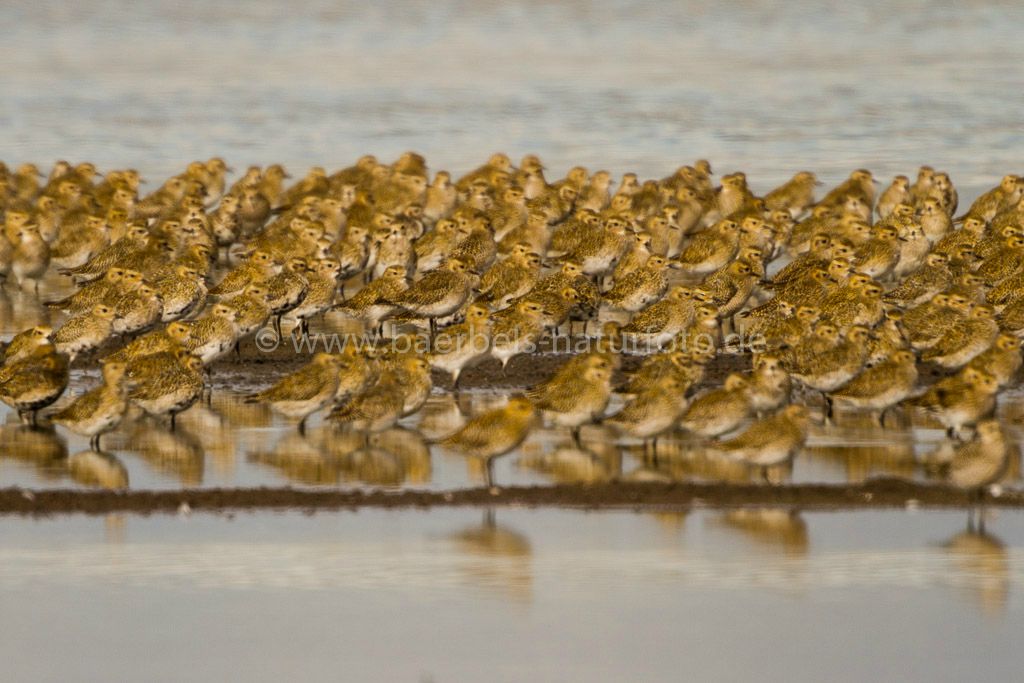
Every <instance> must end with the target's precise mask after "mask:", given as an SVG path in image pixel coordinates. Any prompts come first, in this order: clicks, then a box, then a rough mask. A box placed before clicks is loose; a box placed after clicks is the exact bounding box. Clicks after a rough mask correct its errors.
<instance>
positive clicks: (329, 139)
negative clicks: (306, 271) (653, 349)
mask: <svg viewBox="0 0 1024 683" xmlns="http://www.w3.org/2000/svg"><path fill="white" fill-rule="evenodd" d="M1022 21H1024V7H1022V6H1021V5H1020V3H1016V2H1009V1H1007V2H981V1H980V0H975V1H970V2H958V3H949V2H944V1H941V0H932V1H927V0H896V1H895V2H890V1H883V0H868V1H867V2H860V3H847V2H841V1H840V0H828V1H827V2H823V3H817V6H816V8H815V9H810V8H809V7H808V6H806V5H805V4H803V3H778V2H765V1H764V0H743V1H741V2H730V3H719V2H710V1H708V0H688V1H684V2H676V3H648V2H625V3H622V2H614V1H613V0H598V1H597V2H586V3H584V2H573V1H568V2H561V3H539V2H532V1H528V2H518V3H497V2H490V1H488V2H459V1H457V0H435V1H433V2H429V3H421V2H415V1H410V2H401V3H387V4H386V5H380V6H378V5H376V4H374V3H360V2H351V1H347V0H346V1H343V2H335V1H333V0H331V1H329V0H301V1H299V2H294V3H288V4H287V5H282V4H281V3H278V2H274V1H272V0H253V1H251V2H246V3H245V6H244V9H243V8H241V7H239V6H238V5H237V4H235V3H230V2H210V3H207V2H177V3H141V4H140V3H135V2H128V1H127V0H89V1H87V2H81V3H65V2H57V1H56V0H43V1H40V2H33V3H28V4H26V3H6V4H5V5H4V6H3V7H0V25H3V26H5V28H6V30H5V32H4V47H5V69H4V73H3V76H2V77H0V79H2V80H0V83H2V84H3V92H4V97H3V101H2V103H0V149H2V150H3V159H4V160H5V161H7V162H9V163H10V162H12V161H21V160H29V159H30V160H34V161H39V162H43V163H49V162H51V161H53V160H54V159H57V158H69V159H72V160H80V159H89V160H92V161H94V162H96V163H98V164H99V166H100V167H101V168H110V167H117V166H133V167H136V168H139V169H140V170H141V171H142V172H143V173H144V175H145V176H147V177H148V179H149V180H150V181H158V180H159V179H162V178H165V177H167V176H168V175H170V174H172V173H175V172H178V171H179V170H180V169H181V168H183V167H184V164H185V163H187V162H188V161H189V160H191V159H193V158H206V157H208V156H211V155H214V154H220V155H223V156H224V157H226V158H227V159H228V160H229V161H230V162H231V163H233V164H235V165H236V166H238V167H243V168H244V166H245V165H246V164H250V163H256V164H267V163H270V162H273V161H279V162H283V163H285V164H286V165H287V166H288V167H289V168H290V169H292V170H293V171H298V172H302V171H303V170H304V169H305V168H307V167H308V166H310V165H313V164H323V165H326V166H328V167H339V166H342V165H346V164H348V163H350V162H351V161H352V160H354V159H355V158H356V157H357V156H359V155H360V154H365V153H368V152H372V153H375V154H377V155H379V156H381V157H382V158H385V159H388V158H393V157H395V156H397V155H398V154H400V153H401V152H403V151H404V150H406V149H416V150H418V151H420V152H422V153H424V154H425V155H426V156H427V158H428V160H429V161H430V162H431V164H432V166H433V167H434V168H449V169H451V170H453V171H456V172H462V171H466V170H469V169H470V168H472V167H474V166H476V165H478V164H479V163H481V162H482V160H483V159H484V158H486V156H487V155H488V154H489V153H490V152H492V151H495V150H498V149H501V150H505V151H507V152H509V153H510V154H512V155H513V157H514V158H518V157H519V156H521V155H522V154H525V153H530V152H535V153H539V154H541V155H542V157H543V158H544V159H545V160H546V162H547V163H548V164H549V165H550V166H551V172H552V173H556V174H557V173H561V172H564V170H565V169H567V168H568V167H570V166H572V165H574V164H577V163H578V164H584V165H586V166H588V167H591V169H592V170H593V169H596V168H598V167H604V168H608V169H610V170H612V171H613V172H614V173H623V172H625V171H627V170H631V171H636V172H638V173H640V174H642V175H647V176H661V175H667V174H668V173H670V172H672V171H673V170H674V169H675V168H676V166H678V165H680V164H682V163H690V162H692V160H693V159H695V158H697V157H707V158H709V159H711V160H712V161H713V162H714V163H715V166H716V170H718V171H720V172H728V171H731V170H735V169H743V170H745V171H747V172H748V174H749V177H750V180H751V182H752V184H753V187H754V189H755V190H757V191H764V190H766V189H768V186H769V185H770V184H771V183H778V182H780V181H781V180H783V179H785V178H787V177H788V176H789V175H790V174H792V173H793V172H795V171H797V170H800V169H805V168H806V169H809V170H813V171H816V172H818V173H819V174H821V177H822V179H824V180H826V181H828V182H835V181H838V180H839V179H840V178H841V177H843V176H845V174H846V173H848V172H849V171H850V170H851V169H853V168H856V167H859V166H867V167H870V168H871V169H872V170H874V171H875V172H876V173H878V174H879V175H880V177H882V178H885V177H887V176H890V175H892V174H895V173H900V172H903V173H906V172H913V171H914V170H915V169H916V167H917V165H918V164H921V163H932V164H935V165H937V166H939V167H942V168H945V169H947V170H948V171H949V172H950V173H951V174H952V177H953V179H954V181H956V182H957V183H958V184H959V185H960V187H961V192H963V191H964V190H969V191H971V192H976V191H977V190H978V189H980V188H983V187H986V186H990V185H992V184H994V183H995V182H996V181H997V180H998V178H999V177H1000V176H1001V175H1002V174H1004V173H1006V172H1010V171H1013V170H1018V171H1019V164H1020V158H1019V155H1018V153H1017V151H1018V149H1019V147H1020V143H1021V142H1022V141H1024V126H1022V123H1021V119H1020V116H1019V112H1020V110H1021V108H1022V105H1024V95H1022V92H1024V91H1022V89H1021V88H1020V69H1019V64H1020V62H1021V59H1022V58H1024V44H1022V43H1021V41H1020V40H1019V27H1020V26H1021V24H1022Z"/></svg>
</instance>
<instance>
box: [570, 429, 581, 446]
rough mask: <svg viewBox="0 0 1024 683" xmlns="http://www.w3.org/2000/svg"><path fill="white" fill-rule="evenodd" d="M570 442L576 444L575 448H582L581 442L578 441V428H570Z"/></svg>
mask: <svg viewBox="0 0 1024 683" xmlns="http://www.w3.org/2000/svg"><path fill="white" fill-rule="evenodd" d="M572 442H573V443H574V444H576V448H583V444H582V443H581V442H580V428H579V427H573V428H572Z"/></svg>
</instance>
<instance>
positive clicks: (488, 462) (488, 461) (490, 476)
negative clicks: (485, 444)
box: [484, 458, 494, 488]
mask: <svg viewBox="0 0 1024 683" xmlns="http://www.w3.org/2000/svg"><path fill="white" fill-rule="evenodd" d="M484 486H485V487H487V488H491V487H492V486H494V458H484Z"/></svg>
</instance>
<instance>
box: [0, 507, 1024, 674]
mask: <svg viewBox="0 0 1024 683" xmlns="http://www.w3.org/2000/svg"><path fill="white" fill-rule="evenodd" d="M965 517H966V514H965V513H962V512H932V513H927V514H925V513H918V514H915V513H908V512H903V511H876V512H860V513H854V514H836V513H817V514H814V513H793V514H790V513H787V512H785V511H768V512H766V511H761V512H746V513H742V514H741V513H737V512H725V513H723V512H704V511H695V512H692V513H689V514H677V513H660V514H635V513H630V512H608V513H589V514H588V513H582V512H562V511H550V510H547V511H530V510H506V509H498V510H496V511H494V515H493V518H491V519H488V518H487V516H486V515H485V513H484V512H482V511H480V510H438V511H433V512H429V513H415V512H412V513H410V512H383V511H364V512H360V513H351V512H341V513H324V514H317V515H314V516H311V517H306V516H304V515H302V514H300V513H288V514H280V513H264V514H243V515H239V516H238V517H237V518H235V519H234V520H228V519H225V518H223V517H211V516H206V515H193V516H191V517H188V518H175V517H167V516H155V517H150V518H139V517H122V516H112V517H108V518H106V519H101V518H82V517H75V518H61V519H55V520H31V519H14V520H7V521H5V522H4V526H5V533H4V536H5V542H4V543H3V544H2V546H0V608H2V610H0V623H2V624H3V627H4V637H3V638H2V639H0V659H2V661H3V667H4V676H5V679H6V680H29V679H31V680H54V681H66V680H134V679H139V678H145V679H146V680H181V679H182V678H186V679H189V680H224V679H226V678H229V679H244V680H254V681H255V680H281V679H282V678H287V679H301V680H357V681H364V680H387V681H411V680H434V681H479V680H488V681H524V680H543V681H548V680H552V681H554V680H558V681H622V680H643V681H662V680H664V681H669V680H673V681H678V680H765V681H774V680H779V681H802V680H823V679H824V680H835V681H846V680H851V681H852V680H865V679H869V680H890V679H893V678H898V679H900V680H929V681H937V680H972V679H978V678H983V679H987V680H1003V679H1013V678H1015V677H1017V676H1018V673H1019V657H1015V656H1014V653H1015V652H1016V648H1017V645H1016V643H1017V641H1018V640H1019V634H1020V632H1021V628H1022V627H1024V610H1022V606H1024V601H1022V599H1021V595H1022V594H1021V588H1022V582H1024V573H1022V571H1024V570H1022V568H1024V563H1022V558H1021V551H1020V547H1021V542H1022V541H1024V524H1022V523H1024V517H1022V516H1021V515H1020V514H1019V513H1011V512H1007V513H1002V514H999V515H998V516H997V517H996V518H994V519H990V520H989V529H988V531H987V532H986V533H984V534H982V533H969V532H966V531H965V530H964V522H965ZM44 634H45V635H44Z"/></svg>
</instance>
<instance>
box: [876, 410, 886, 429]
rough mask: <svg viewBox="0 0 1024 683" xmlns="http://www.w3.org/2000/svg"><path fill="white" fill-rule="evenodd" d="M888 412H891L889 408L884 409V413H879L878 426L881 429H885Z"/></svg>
mask: <svg viewBox="0 0 1024 683" xmlns="http://www.w3.org/2000/svg"><path fill="white" fill-rule="evenodd" d="M888 410H889V409H888V408H882V412H880V413H878V426H879V427H885V413H886V412H887V411H888Z"/></svg>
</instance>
